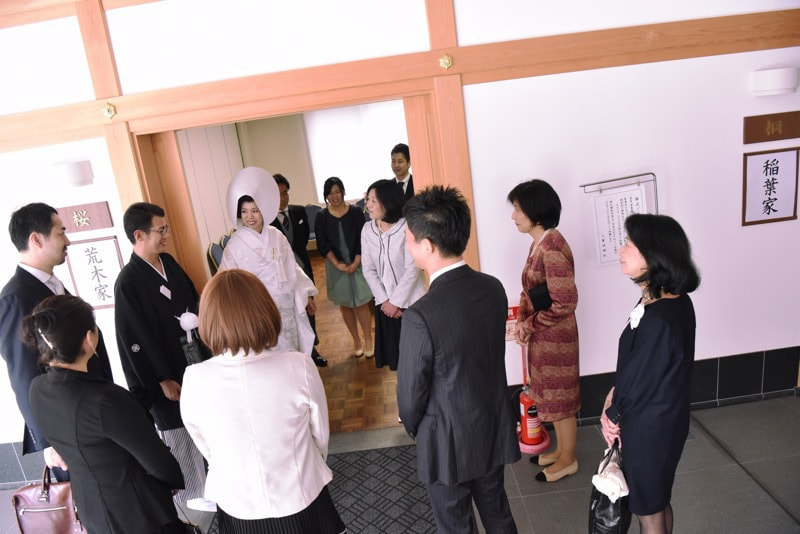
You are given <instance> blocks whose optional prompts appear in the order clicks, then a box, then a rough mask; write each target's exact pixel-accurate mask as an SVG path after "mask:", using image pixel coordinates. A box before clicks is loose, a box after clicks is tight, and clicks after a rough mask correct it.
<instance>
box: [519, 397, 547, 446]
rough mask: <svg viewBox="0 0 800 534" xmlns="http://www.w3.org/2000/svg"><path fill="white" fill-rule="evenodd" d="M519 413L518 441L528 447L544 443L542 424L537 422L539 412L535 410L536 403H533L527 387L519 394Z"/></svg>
mask: <svg viewBox="0 0 800 534" xmlns="http://www.w3.org/2000/svg"><path fill="white" fill-rule="evenodd" d="M519 411H520V425H519V426H520V439H521V440H522V442H523V443H527V444H528V445H538V444H539V443H541V442H542V441H544V434H543V432H542V422H541V421H540V420H539V412H538V410H537V409H536V403H535V402H534V401H533V395H532V394H531V392H530V387H529V386H525V388H524V389H523V390H522V392H521V393H520V394H519Z"/></svg>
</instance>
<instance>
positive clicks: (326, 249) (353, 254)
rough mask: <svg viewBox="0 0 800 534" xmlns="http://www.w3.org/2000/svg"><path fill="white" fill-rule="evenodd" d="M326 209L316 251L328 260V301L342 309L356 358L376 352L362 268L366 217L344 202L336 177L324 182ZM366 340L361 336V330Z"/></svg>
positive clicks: (320, 216) (318, 221) (318, 226)
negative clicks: (362, 237) (363, 229)
mask: <svg viewBox="0 0 800 534" xmlns="http://www.w3.org/2000/svg"><path fill="white" fill-rule="evenodd" d="M322 194H323V195H324V197H325V204H327V207H325V208H324V209H323V210H322V211H320V212H319V214H318V215H317V218H316V220H315V221H314V233H315V234H316V237H317V249H318V250H319V254H320V256H322V257H323V258H325V279H326V287H327V290H328V300H329V301H331V302H333V303H334V304H336V305H337V306H339V311H340V312H341V313H342V318H343V319H344V324H345V325H346V326H347V330H348V331H349V332H350V335H351V336H352V338H353V353H354V354H355V356H356V358H359V357H361V356H363V355H364V353H365V352H367V353H368V354H372V353H374V351H375V348H374V347H375V345H374V343H375V342H374V340H373V337H372V314H371V313H370V309H369V301H370V300H372V293H370V290H369V285H368V284H367V281H366V280H364V274H363V271H362V267H361V227H363V226H364V214H363V213H362V212H361V210H359V209H358V208H356V207H355V206H351V205H350V204H348V203H347V202H345V200H344V183H342V180H340V179H339V178H337V177H336V176H331V177H330V178H328V179H327V180H325V184H324V185H323V188H322ZM359 325H361V331H362V333H363V334H364V339H363V340H362V339H361V336H359V333H358V327H359Z"/></svg>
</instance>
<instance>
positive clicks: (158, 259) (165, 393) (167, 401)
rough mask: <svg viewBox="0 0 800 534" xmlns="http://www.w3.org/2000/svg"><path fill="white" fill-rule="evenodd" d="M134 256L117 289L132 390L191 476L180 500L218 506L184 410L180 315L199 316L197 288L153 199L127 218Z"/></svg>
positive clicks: (193, 505)
mask: <svg viewBox="0 0 800 534" xmlns="http://www.w3.org/2000/svg"><path fill="white" fill-rule="evenodd" d="M123 225H124V227H125V234H126V235H127V236H128V239H129V240H130V242H131V244H133V254H131V259H130V261H129V262H128V264H127V265H126V266H125V267H123V269H122V271H120V273H119V277H118V278H117V282H116V285H115V286H114V299H115V301H116V311H115V323H116V327H117V345H118V346H119V355H120V359H121V361H122V369H123V371H125V379H126V380H127V382H128V388H129V389H130V391H131V393H133V394H134V396H136V398H138V399H139V401H140V402H141V403H142V404H143V405H144V406H145V408H147V409H148V410H150V413H151V414H152V416H153V418H154V419H155V423H156V427H158V430H160V431H161V434H162V438H163V439H164V442H165V443H166V444H167V445H168V446H169V447H170V449H171V450H172V453H173V454H174V455H175V457H176V458H177V460H178V462H179V463H180V465H181V470H182V471H183V476H184V479H185V480H186V490H184V491H182V492H179V494H178V495H177V498H178V499H186V500H187V506H189V507H190V508H193V509H198V510H207V511H215V510H216V507H215V505H214V504H213V503H209V502H208V501H205V499H203V498H202V496H203V487H204V485H205V467H204V464H203V458H202V455H201V454H200V452H199V451H198V450H197V448H196V447H195V446H194V443H193V442H192V440H191V438H190V437H189V434H188V433H187V432H186V429H185V428H183V421H182V420H181V414H180V404H179V401H180V398H181V383H182V382H183V372H184V370H185V369H186V357H185V355H184V352H183V343H182V341H181V336H184V335H185V333H184V331H183V329H182V328H181V326H180V323H179V320H178V318H179V317H180V316H181V314H183V313H184V312H187V311H188V312H191V313H194V314H196V313H197V308H198V295H197V290H196V289H195V287H194V284H193V283H192V280H191V279H190V278H189V276H188V275H187V274H186V272H185V271H184V270H183V269H182V268H181V266H180V265H178V262H176V261H175V259H174V258H173V257H172V256H170V255H169V254H167V253H166V252H165V250H166V246H167V238H168V236H169V226H168V225H167V221H166V219H165V218H164V210H163V209H162V208H161V207H159V206H156V205H155V204H148V203H146V202H138V203H136V204H132V205H131V206H130V207H129V208H128V209H127V210H126V211H125V215H124V217H123Z"/></svg>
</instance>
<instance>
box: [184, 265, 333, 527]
mask: <svg viewBox="0 0 800 534" xmlns="http://www.w3.org/2000/svg"><path fill="white" fill-rule="evenodd" d="M280 330H281V315H280V312H279V311H278V308H277V306H276V305H275V302H274V301H273V300H272V297H270V295H269V293H268V292H267V289H266V288H265V287H264V284H263V283H261V281H260V280H259V279H258V278H257V277H256V276H255V275H253V274H251V273H248V272H247V271H243V270H241V269H231V270H227V271H222V272H220V273H217V275H216V276H214V277H213V278H212V279H211V281H209V283H208V284H207V285H206V287H205V289H204V290H203V294H202V295H201V297H200V338H201V339H202V340H203V342H204V343H205V344H206V345H207V346H208V347H209V348H210V349H211V351H212V353H213V354H216V356H214V357H213V358H211V359H210V360H206V361H205V362H202V363H199V364H195V365H191V366H189V367H188V368H187V369H186V374H185V376H184V379H183V390H182V392H181V415H182V417H183V421H184V424H185V425H186V430H188V431H189V435H190V436H191V437H192V439H193V440H194V442H195V444H196V445H197V448H198V449H199V450H200V452H202V453H203V456H205V458H206V460H208V478H207V480H206V490H205V493H206V494H205V497H206V498H207V499H208V500H213V501H214V502H216V503H217V506H218V518H219V527H220V532H223V533H248V534H250V533H256V532H258V533H261V532H264V533H270V532H280V533H282V534H292V533H296V534H305V533H308V534H311V533H314V534H317V533H320V534H326V533H330V534H336V533H340V532H343V531H344V530H345V526H344V523H343V522H342V520H341V518H340V517H339V514H338V513H337V512H336V508H335V507H334V505H333V501H332V500H331V497H330V494H329V493H328V488H327V484H328V483H329V482H330V481H331V479H332V477H333V474H332V473H331V470H330V469H329V468H328V466H327V464H326V463H325V458H326V457H327V455H328V438H329V428H328V407H327V401H326V399H325V390H324V389H323V387H322V380H321V379H320V377H319V373H318V371H317V368H316V366H315V365H314V362H313V361H312V360H311V359H310V358H308V356H304V355H303V354H301V353H299V352H295V351H287V350H280V349H277V348H275V345H276V343H277V340H278V335H279V333H280Z"/></svg>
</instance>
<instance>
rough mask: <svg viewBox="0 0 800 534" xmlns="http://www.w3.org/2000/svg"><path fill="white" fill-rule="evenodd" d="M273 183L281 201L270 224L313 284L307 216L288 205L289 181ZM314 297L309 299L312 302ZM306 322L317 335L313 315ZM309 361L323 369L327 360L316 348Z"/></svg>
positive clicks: (299, 208) (277, 177)
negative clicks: (289, 246)
mask: <svg viewBox="0 0 800 534" xmlns="http://www.w3.org/2000/svg"><path fill="white" fill-rule="evenodd" d="M273 178H275V182H276V183H277V184H278V191H280V193H281V201H280V205H279V206H278V216H277V217H275V220H274V221H272V222H271V223H270V224H271V225H272V226H274V227H275V228H277V229H278V230H280V231H281V232H282V233H283V235H284V236H286V239H287V240H288V241H289V244H290V245H291V246H292V251H294V259H295V261H296V262H297V264H298V265H299V266H300V268H301V269H303V272H304V273H306V275H307V276H308V277H309V278H310V279H311V281H312V282H314V270H313V269H312V268H311V260H310V259H309V258H308V251H307V250H306V247H307V246H308V236H309V233H310V231H311V229H310V228H309V224H308V216H307V214H306V209H305V208H304V207H303V206H297V205H295V204H289V189H291V186H290V185H289V180H287V179H286V177H285V176H283V175H282V174H275V175H273ZM313 298H314V297H311V299H312V300H313ZM308 322H309V323H311V328H312V329H313V330H314V335H315V336H316V334H317V319H316V315H315V314H313V313H309V314H308ZM318 344H319V338H315V339H314V345H318ZM311 359H313V360H314V363H315V364H316V365H317V367H325V366H327V365H328V360H326V359H325V358H323V357H322V355H320V353H319V352H317V349H316V347H315V348H314V349H313V350H312V351H311Z"/></svg>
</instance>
